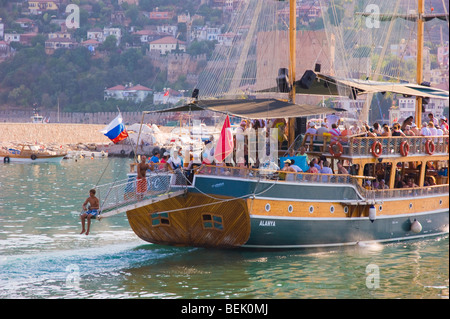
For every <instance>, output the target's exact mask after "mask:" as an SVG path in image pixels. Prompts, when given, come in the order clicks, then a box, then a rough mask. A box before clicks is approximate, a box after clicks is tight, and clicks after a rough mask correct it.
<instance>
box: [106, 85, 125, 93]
mask: <svg viewBox="0 0 450 319" xmlns="http://www.w3.org/2000/svg"><path fill="white" fill-rule="evenodd" d="M125 89H126V88H125V87H124V86H123V85H120V84H119V85H116V86H113V87H111V88H109V89H107V90H109V91H113V90H114V91H121V90H125Z"/></svg>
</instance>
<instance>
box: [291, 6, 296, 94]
mask: <svg viewBox="0 0 450 319" xmlns="http://www.w3.org/2000/svg"><path fill="white" fill-rule="evenodd" d="M295 8H296V0H289V68H290V72H289V80H290V82H291V83H290V84H291V88H292V89H291V91H290V92H289V100H290V101H291V102H292V103H295V85H294V83H295V47H296V33H297V32H296V29H297V21H296V10H295Z"/></svg>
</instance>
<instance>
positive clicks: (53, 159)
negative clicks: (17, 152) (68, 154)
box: [0, 155, 65, 163]
mask: <svg viewBox="0 0 450 319" xmlns="http://www.w3.org/2000/svg"><path fill="white" fill-rule="evenodd" d="M64 156H65V155H58V156H37V157H36V158H35V159H32V158H31V157H29V156H27V157H23V156H14V155H13V156H6V157H5V156H0V163H61V161H62V159H63V158H64ZM5 158H6V159H5Z"/></svg>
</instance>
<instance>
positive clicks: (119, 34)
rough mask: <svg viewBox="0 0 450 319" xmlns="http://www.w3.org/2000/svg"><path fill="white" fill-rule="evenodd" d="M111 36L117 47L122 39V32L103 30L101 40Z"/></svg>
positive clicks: (112, 29) (110, 29)
mask: <svg viewBox="0 0 450 319" xmlns="http://www.w3.org/2000/svg"><path fill="white" fill-rule="evenodd" d="M110 35H113V36H115V37H116V39H117V45H119V43H120V40H121V38H122V30H121V29H120V28H107V27H104V28H103V39H106V37H108V36H110Z"/></svg>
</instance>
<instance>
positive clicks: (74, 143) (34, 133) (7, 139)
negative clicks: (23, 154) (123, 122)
mask: <svg viewBox="0 0 450 319" xmlns="http://www.w3.org/2000/svg"><path fill="white" fill-rule="evenodd" d="M104 127H105V125H103V124H99V125H97V124H61V123H47V124H33V123H0V146H1V147H3V148H18V146H19V145H20V144H34V145H44V147H46V148H47V149H49V150H63V151H71V150H79V149H86V148H88V149H90V150H95V149H97V146H100V145H106V144H109V143H110V140H109V139H108V138H107V137H106V136H104V135H103V134H102V133H100V130H101V129H103V128H104Z"/></svg>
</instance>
